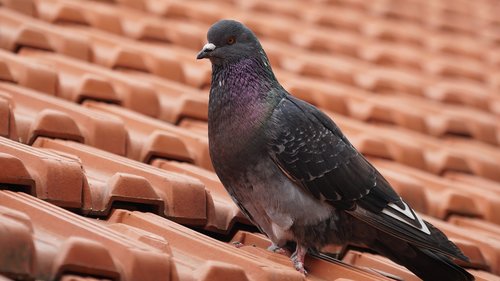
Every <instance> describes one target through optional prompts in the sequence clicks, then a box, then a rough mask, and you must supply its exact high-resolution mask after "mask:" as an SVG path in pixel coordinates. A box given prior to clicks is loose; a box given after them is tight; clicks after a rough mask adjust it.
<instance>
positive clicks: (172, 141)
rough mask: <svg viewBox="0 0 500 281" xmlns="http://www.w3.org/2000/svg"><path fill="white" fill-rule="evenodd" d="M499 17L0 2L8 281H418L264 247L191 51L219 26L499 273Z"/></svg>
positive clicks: (296, 4)
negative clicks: (246, 212)
mask: <svg viewBox="0 0 500 281" xmlns="http://www.w3.org/2000/svg"><path fill="white" fill-rule="evenodd" d="M499 14H500V2H499V1H498V0H478V1H469V0H438V1H434V0H433V1H430V0H427V1H420V0H404V1H400V0H374V1H364V0H311V1H299V0H289V1H286V3H284V2H283V1H267V0H250V1H237V0H218V1H201V0H191V1H182V0H101V1H90V0H89V1H84V0H0V48H1V49H0V167H1V168H0V280H2V281H3V280H64V281H79V280H82V281H83V280H85V281H94V280H115V281H116V280H123V281H137V280H155V281H156V280H179V281H184V280H205V281H212V280H213V281H215V280H249V281H251V280H255V281H260V280H304V279H306V280H336V281H353V280H357V281H361V280H394V279H395V280H419V279H418V278H416V277H415V276H414V275H413V274H412V273H410V272H409V271H408V270H406V269H405V268H403V267H401V266H399V265H396V264H394V263H393V262H391V261H389V260H388V259H386V258H384V257H381V256H379V255H376V254H373V253H370V252H369V251H368V250H367V249H344V251H343V252H345V255H341V257H342V259H341V260H340V261H339V260H335V259H333V258H331V257H330V256H327V255H319V256H314V257H313V256H308V257H307V258H306V267H307V268H308V270H309V273H310V274H309V275H308V276H307V277H304V276H303V275H301V274H299V273H298V272H296V271H295V270H294V269H293V267H292V265H291V262H290V261H289V259H288V258H287V257H285V256H283V255H279V254H275V253H271V252H269V251H267V250H266V248H267V247H268V246H269V241H268V239H267V238H266V237H265V236H263V235H262V234H259V233H257V232H256V229H255V228H253V227H252V226H250V225H249V222H248V220H247V219H246V218H245V217H244V216H243V215H242V214H241V212H240V211H239V210H238V208H237V207H236V205H235V204H234V203H233V202H232V201H231V199H230V197H229V196H228V194H227V193H226V192H225V190H224V188H223V186H222V184H221V183H220V181H219V180H218V178H217V176H216V175H215V173H214V172H213V171H212V166H211V163H210V159H209V155H208V140H207V123H206V120H207V103H208V87H209V84H210V71H211V69H210V64H209V63H208V62H207V61H204V62H201V61H196V60H195V56H196V53H197V51H198V50H199V49H200V48H201V47H202V46H203V44H204V43H205V34H206V31H207V29H208V27H209V26H210V25H211V24H212V23H213V22H215V21H216V20H218V19H221V18H234V19H238V20H241V21H243V22H245V23H246V24H247V25H248V26H249V27H250V28H252V29H253V30H254V31H255V32H256V33H257V35H258V36H259V38H260V39H261V42H262V44H263V46H264V48H265V50H266V51H267V53H268V55H269V57H270V60H271V62H272V65H273V68H274V70H275V72H276V74H277V76H278V78H279V80H280V81H281V82H282V84H283V85H284V86H285V88H287V89H288V90H289V91H290V92H291V93H292V94H294V95H296V96H298V97H300V98H302V99H304V100H306V101H308V102H310V103H312V104H314V105H317V106H318V107H320V108H321V109H322V110H323V111H325V112H326V113H327V114H328V115H330V116H331V117H332V118H333V119H334V120H335V121H336V122H337V124H338V125H339V126H340V127H341V128H342V130H343V131H344V132H345V133H346V135H347V136H348V137H349V138H350V139H351V141H352V142H353V144H354V145H355V146H356V147H357V148H358V149H359V150H360V151H361V152H362V153H363V154H365V155H366V156H367V157H368V158H369V159H370V160H371V162H372V163H373V164H374V165H375V166H376V167H377V168H378V169H379V170H380V171H381V172H382V174H384V175H385V176H386V177H387V179H388V180H389V181H390V182H391V184H392V185H393V186H394V188H395V189H396V190H397V191H398V192H399V193H400V194H401V195H402V196H403V197H404V198H405V199H406V201H408V202H409V203H410V204H411V205H412V206H413V207H414V208H415V209H416V210H418V211H419V212H420V213H422V214H423V215H424V216H425V218H426V219H427V220H429V221H430V222H431V223H433V224H434V225H436V226H437V227H439V228H440V229H442V230H443V231H444V232H445V233H446V234H447V235H448V236H449V237H450V239H451V240H452V241H454V242H455V243H456V244H457V245H458V246H459V247H460V248H461V249H462V250H463V251H464V252H465V254H466V255H468V256H469V257H470V259H471V261H470V263H468V264H464V263H462V265H463V266H465V267H466V268H468V270H469V271H470V272H471V273H472V274H474V275H475V276H476V279H477V280H491V281H492V280H500V18H499V17H498V15H499ZM235 242H239V243H242V245H243V246H241V247H235V245H233V243H235ZM325 251H326V252H330V253H334V254H335V253H337V254H338V253H339V251H340V249H337V248H331V249H325ZM389 278H393V279H389Z"/></svg>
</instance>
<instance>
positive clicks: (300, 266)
mask: <svg viewBox="0 0 500 281" xmlns="http://www.w3.org/2000/svg"><path fill="white" fill-rule="evenodd" d="M306 253H307V248H305V247H303V246H300V245H298V244H297V248H296V249H295V252H294V253H293V254H292V256H291V257H290V259H291V260H292V262H293V266H294V267H295V269H297V271H298V272H300V273H302V274H304V275H307V271H306V269H305V268H304V258H305V256H306Z"/></svg>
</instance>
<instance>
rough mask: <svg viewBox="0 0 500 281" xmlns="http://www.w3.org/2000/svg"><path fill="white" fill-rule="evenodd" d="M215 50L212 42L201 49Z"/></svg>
mask: <svg viewBox="0 0 500 281" xmlns="http://www.w3.org/2000/svg"><path fill="white" fill-rule="evenodd" d="M213 50H215V45H214V44H212V43H207V44H205V46H203V51H205V52H206V51H213Z"/></svg>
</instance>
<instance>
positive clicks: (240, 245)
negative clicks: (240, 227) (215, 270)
mask: <svg viewBox="0 0 500 281" xmlns="http://www.w3.org/2000/svg"><path fill="white" fill-rule="evenodd" d="M232 244H233V246H235V247H236V248H238V249H239V248H241V247H243V246H245V245H244V244H243V243H241V242H240V241H233V242H232Z"/></svg>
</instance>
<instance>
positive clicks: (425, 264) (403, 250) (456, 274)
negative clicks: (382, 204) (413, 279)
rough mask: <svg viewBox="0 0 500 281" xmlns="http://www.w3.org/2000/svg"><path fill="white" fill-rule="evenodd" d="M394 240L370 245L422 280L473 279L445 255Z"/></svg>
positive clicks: (455, 280) (460, 280)
mask: <svg viewBox="0 0 500 281" xmlns="http://www.w3.org/2000/svg"><path fill="white" fill-rule="evenodd" d="M395 242H396V241H392V242H391V243H390V244H387V243H383V242H382V241H380V240H377V242H375V244H374V245H372V247H373V249H375V250H376V251H378V252H380V253H381V254H383V255H385V256H386V257H388V258H390V259H391V260H392V261H394V262H396V263H399V264H401V265H404V266H405V267H406V268H408V269H409V270H410V271H411V272H413V273H414V274H415V275H417V276H418V277H420V278H422V280H424V281H443V280H450V281H472V280H475V279H474V276H472V275H471V274H470V273H469V272H467V271H466V270H465V269H463V268H462V267H460V266H458V265H456V264H455V263H454V262H453V261H452V260H451V259H450V258H448V257H447V256H446V255H443V254H441V253H438V252H433V251H431V250H428V249H422V248H418V247H417V246H414V245H411V244H409V243H407V242H405V241H402V240H399V241H398V242H396V243H395ZM395 244H396V245H395ZM398 244H399V245H398Z"/></svg>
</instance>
